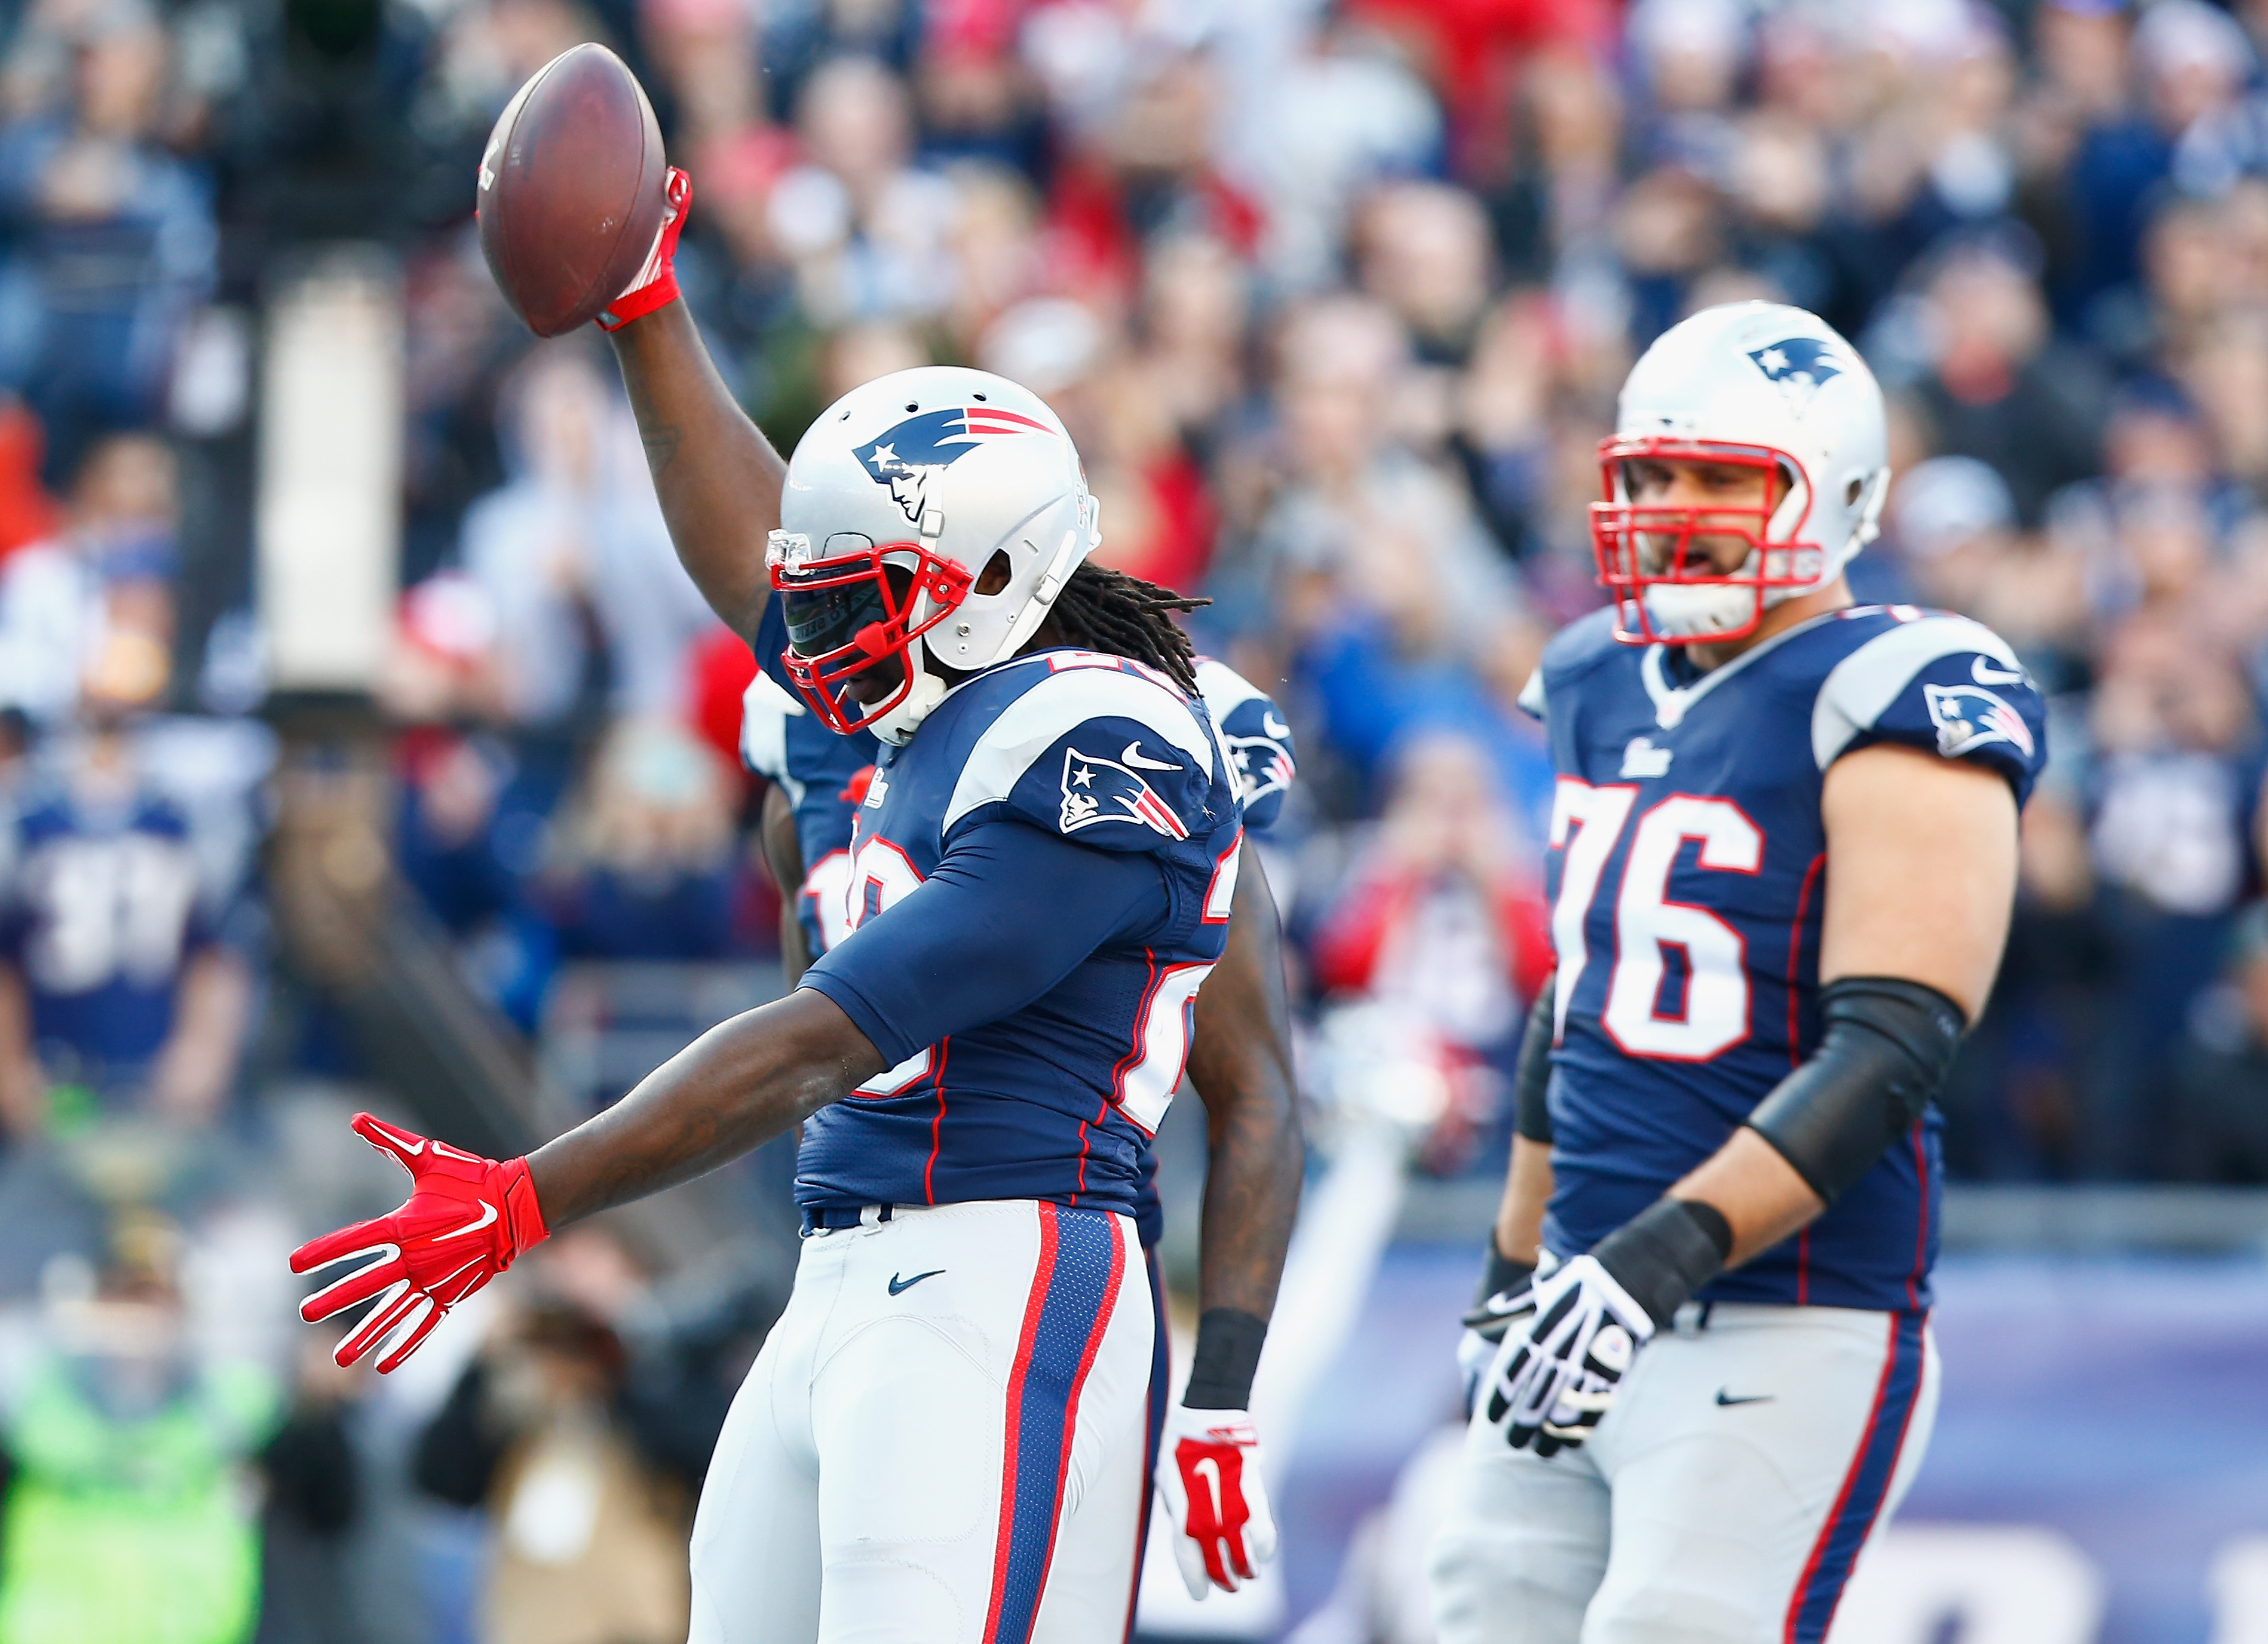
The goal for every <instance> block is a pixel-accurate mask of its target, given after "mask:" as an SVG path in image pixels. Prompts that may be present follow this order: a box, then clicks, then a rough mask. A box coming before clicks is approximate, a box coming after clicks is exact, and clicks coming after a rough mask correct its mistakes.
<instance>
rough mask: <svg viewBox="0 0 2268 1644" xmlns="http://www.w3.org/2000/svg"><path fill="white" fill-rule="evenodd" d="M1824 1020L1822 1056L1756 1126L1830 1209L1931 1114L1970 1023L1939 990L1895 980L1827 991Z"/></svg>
mask: <svg viewBox="0 0 2268 1644" xmlns="http://www.w3.org/2000/svg"><path fill="white" fill-rule="evenodd" d="M1819 1013H1820V1016H1821V1017H1822V1018H1823V1020H1824V1021H1825V1023H1826V1031H1825V1033H1824V1034H1823V1036H1822V1037H1821V1039H1820V1041H1819V1048H1818V1049H1817V1050H1815V1051H1814V1052H1812V1053H1811V1056H1810V1059H1809V1060H1808V1061H1806V1062H1805V1063H1804V1064H1803V1066H1801V1067H1800V1068H1797V1069H1796V1070H1795V1071H1794V1072H1793V1073H1792V1074H1790V1075H1787V1077H1786V1078H1785V1079H1783V1080H1781V1081H1780V1082H1779V1084H1778V1087H1777V1088H1776V1089H1775V1090H1773V1091H1772V1093H1771V1095H1770V1096H1767V1097H1764V1100H1763V1101H1762V1102H1760V1103H1758V1104H1757V1105H1756V1112H1753V1113H1751V1114H1749V1127H1750V1128H1751V1129H1753V1130H1755V1131H1756V1133H1757V1134H1760V1135H1761V1136H1763V1137H1764V1140H1765V1141H1769V1142H1771V1144H1772V1146H1773V1147H1774V1148H1776V1149H1778V1150H1779V1154H1780V1156H1781V1157H1783V1158H1785V1159H1786V1161H1787V1162H1788V1163H1789V1164H1791V1165H1793V1167H1794V1168H1795V1173H1796V1174H1797V1175H1799V1176H1800V1177H1802V1178H1803V1179H1804V1181H1805V1182H1806V1183H1808V1185H1810V1188H1811V1191H1812V1192H1814V1193H1817V1194H1818V1195H1819V1197H1820V1198H1821V1199H1822V1200H1824V1201H1825V1202H1826V1203H1828V1204H1830V1205H1831V1204H1833V1203H1834V1202H1835V1200H1837V1199H1838V1198H1839V1197H1841V1196H1842V1195H1843V1193H1845V1192H1847V1191H1848V1190H1849V1189H1850V1187H1851V1186H1852V1184H1854V1183H1855V1182H1857V1181H1858V1179H1859V1178H1860V1177H1862V1176H1864V1175H1865V1174H1866V1173H1867V1171H1870V1170H1872V1169H1874V1166H1875V1164H1876V1163H1879V1162H1880V1161H1881V1156H1882V1153H1883V1150H1884V1149H1887V1148H1889V1146H1890V1145H1891V1144H1892V1143H1893V1142H1895V1141H1897V1139H1898V1138H1899V1137H1901V1136H1903V1135H1904V1134H1906V1132H1908V1131H1909V1130H1911V1129H1912V1128H1913V1127H1914V1125H1915V1124H1916V1122H1917V1121H1918V1120H1919V1119H1920V1118H1921V1116H1922V1114H1923V1113H1924V1112H1926V1111H1927V1109H1928V1107H1929V1103H1930V1098H1931V1097H1933V1096H1935V1095H1936V1094H1937V1089H1938V1086H1939V1085H1940V1084H1941V1083H1944V1081H1945V1075H1946V1070H1947V1069H1948V1068H1950V1067H1951V1066H1952V1065H1953V1055H1954V1053H1955V1051H1956V1050H1958V1049H1960V1047H1961V1036H1962V1033H1963V1032H1965V1031H1967V1029H1968V1026H1969V1018H1968V1016H1967V1015H1966V1013H1964V1012H1963V1011H1962V1009H1961V1007H1960V1006H1959V1005H1957V1004H1955V1003H1954V1002H1953V1001H1952V1000H1950V999H1948V998H1947V997H1946V996H1945V995H1944V994H1941V993H1940V992H1938V991H1937V989H1936V988H1934V987H1926V986H1925V985H1924V984H1922V983H1920V982H1910V981H1905V980H1901V979H1899V978H1897V977H1894V976H1845V977H1844V978H1842V979H1841V980H1837V981H1832V982H1830V983H1828V984H1827V986H1826V987H1823V988H1821V989H1820V990H1819Z"/></svg>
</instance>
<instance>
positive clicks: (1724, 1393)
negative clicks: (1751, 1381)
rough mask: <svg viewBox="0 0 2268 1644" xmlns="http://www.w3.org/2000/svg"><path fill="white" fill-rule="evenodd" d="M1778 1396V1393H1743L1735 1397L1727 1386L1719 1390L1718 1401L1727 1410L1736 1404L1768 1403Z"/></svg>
mask: <svg viewBox="0 0 2268 1644" xmlns="http://www.w3.org/2000/svg"><path fill="white" fill-rule="evenodd" d="M1778 1396H1779V1395H1778V1394H1777V1393H1743V1394H1742V1395H1741V1396H1740V1397H1739V1398H1734V1396H1733V1394H1732V1391H1731V1390H1729V1389H1727V1388H1723V1387H1719V1389H1718V1390H1717V1402H1718V1403H1719V1405H1723V1406H1724V1407H1725V1408H1726V1409H1727V1410H1729V1409H1731V1408H1732V1407H1733V1406H1734V1405H1768V1404H1770V1403H1771V1401H1772V1400H1773V1399H1774V1398H1778Z"/></svg>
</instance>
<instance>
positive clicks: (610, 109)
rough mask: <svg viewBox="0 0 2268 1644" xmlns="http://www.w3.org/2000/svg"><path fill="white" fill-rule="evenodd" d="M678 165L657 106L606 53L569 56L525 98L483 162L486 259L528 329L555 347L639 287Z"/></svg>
mask: <svg viewBox="0 0 2268 1644" xmlns="http://www.w3.org/2000/svg"><path fill="white" fill-rule="evenodd" d="M667 174H668V162H667V161H666V159H665V158H663V156H662V151H661V127H660V125H659V123H658V122H657V121H655V120H654V117H653V106H652V104H650V103H648V102H647V101H646V100H645V92H644V88H643V87H641V86H640V85H639V84H638V83H637V76H636V75H634V74H632V73H631V72H630V70H629V68H628V67H627V66H626V65H625V64H624V63H623V62H622V59H621V58H620V57H617V56H615V54H614V53H613V52H611V51H608V49H607V48H605V47H604V46H599V45H591V44H585V45H581V46H577V47H574V48H571V49H569V50H567V51H563V52H562V53H560V54H559V55H557V56H556V57H554V58H553V59H552V60H551V61H550V62H548V63H546V64H544V65H543V67H541V69H538V70H536V71H535V73H534V76H533V77H531V78H530V79H529V80H528V82H527V84H526V85H523V86H521V87H520V88H519V92H517V93H515V94H514V95H513V97H512V101H511V102H510V103H508V104H506V105H505V106H504V113H503V114H500V115H498V116H497V122H496V129H495V130H493V131H491V132H490V133H489V145H488V147H487V149H486V150H483V151H482V155H481V173H480V195H479V208H478V209H479V217H480V224H481V250H482V253H485V254H486V255H487V257H488V260H489V272H490V273H491V274H493V275H496V283H497V285H498V286H500V287H502V288H503V290H504V300H505V301H507V302H509V303H510V304H511V305H512V309H513V311H514V312H517V313H518V314H519V317H520V318H521V319H524V320H526V321H527V328H528V329H529V330H531V331H533V332H534V333H535V334H536V335H538V336H539V337H556V336H557V335H559V334H560V333H562V332H565V331H572V330H574V329H575V327H578V326H580V325H582V324H584V323H585V322H586V321H587V320H589V319H592V318H593V317H594V316H595V315H596V314H597V313H598V312H599V311H600V309H602V308H604V307H605V306H606V305H608V303H610V302H612V301H613V300H614V299H615V297H618V296H620V295H621V294H622V288H623V287H624V286H626V285H628V284H629V283H630V282H631V281H632V280H633V279H635V278H637V272H638V269H639V268H640V267H642V266H643V265H644V262H645V260H646V257H647V254H648V253H651V252H652V249H653V239H654V234H655V232H656V231H658V230H659V228H660V227H661V213H662V205H663V199H662V190H663V187H664V185H665V183H666V180H667Z"/></svg>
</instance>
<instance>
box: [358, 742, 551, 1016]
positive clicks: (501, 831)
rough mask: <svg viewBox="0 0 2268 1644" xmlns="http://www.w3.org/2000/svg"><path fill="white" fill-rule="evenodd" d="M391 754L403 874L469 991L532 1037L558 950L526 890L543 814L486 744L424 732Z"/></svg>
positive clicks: (505, 756) (507, 753)
mask: <svg viewBox="0 0 2268 1644" xmlns="http://www.w3.org/2000/svg"><path fill="white" fill-rule="evenodd" d="M397 757H398V760H399V761H400V764H401V770H402V774H403V778H404V780H403V783H402V794H401V832H400V835H399V837H398V840H397V841H396V845H395V854H396V857H397V859H398V861H399V862H400V864H401V875H402V877H403V878H404V879H405V880H407V881H408V882H409V884H410V886H411V887H412V888H413V889H415V890H416V892H417V893H418V896H419V898H420V899H422V900H423V903H424V905H425V906H426V908H427V909H428V910H429V911H430V912H431V914H432V915H433V916H434V917H435V918H436V919H437V920H438V921H440V924H441V928H442V929H443V930H444V931H445V932H446V933H447V935H448V936H450V937H451V938H452V939H453V941H454V942H455V943H456V944H457V951H458V958H459V960H460V963H461V964H462V965H463V966H464V968H465V971H466V973H467V975H468V979H469V980H471V981H472V982H473V984H474V986H475V987H476V988H477V989H478V990H479V991H480V992H481V993H482V994H483V995H484V996H485V997H486V998H488V999H489V1000H490V1002H492V1003H494V1004H495V1005H496V1006H497V1009H500V1010H502V1011H503V1012H504V1014H505V1015H506V1016H509V1017H511V1018H512V1021H514V1022H516V1023H518V1024H519V1025H520V1026H521V1027H522V1028H526V1029H530V1030H532V1029H533V1028H534V1025H535V1021H536V1017H537V1016H538V1015H539V1014H540V1012H541V1009H542V1005H543V994H544V990H545V988H546V987H549V984H550V980H551V972H552V971H553V969H554V967H555V965H556V959H557V950H558V943H557V941H556V937H555V936H554V935H553V932H552V930H551V928H550V926H549V924H548V923H547V922H546V921H544V920H543V919H542V918H541V916H540V915H539V914H537V913H536V912H535V910H534V908H533V906H531V904H530V902H529V899H528V896H527V880H528V878H529V877H530V876H531V875H533V874H534V871H535V870H536V868H537V867H538V865H539V864H540V863H541V859H542V849H543V844H542V840H543V826H544V821H543V818H544V813H543V811H542V810H541V809H540V808H535V807H533V806H531V804H530V803H529V796H527V794H525V793H523V792H521V791H519V789H517V788H516V787H515V785H514V782H513V778H514V776H515V774H516V772H517V769H518V766H517V762H516V761H515V760H514V759H513V758H512V752H511V750H509V749H508V748H506V747H505V746H504V745H503V744H502V743H501V742H499V741H497V739H496V738H492V737H488V736H480V735H469V736H468V735H460V734H459V733H457V732H455V731H452V730H440V729H437V728H431V727H428V728H425V729H423V730H416V731H413V732H411V733H410V734H409V735H408V736H407V737H405V738H403V740H402V743H401V747H400V749H399V751H398V755H397Z"/></svg>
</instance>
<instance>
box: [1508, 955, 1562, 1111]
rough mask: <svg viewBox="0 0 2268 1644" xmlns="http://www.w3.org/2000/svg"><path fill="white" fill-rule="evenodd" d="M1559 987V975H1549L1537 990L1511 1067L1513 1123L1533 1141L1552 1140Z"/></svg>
mask: <svg viewBox="0 0 2268 1644" xmlns="http://www.w3.org/2000/svg"><path fill="white" fill-rule="evenodd" d="M1557 987H1558V979H1557V976H1556V975H1554V976H1547V977H1545V978H1544V979H1543V987H1539V988H1537V989H1536V990H1535V1008H1534V1009H1531V1010H1530V1011H1528V1031H1527V1032H1525V1033H1524V1034H1522V1035H1521V1040H1520V1057H1519V1060H1518V1061H1515V1062H1514V1063H1513V1068H1512V1127H1513V1130H1514V1131H1516V1132H1517V1133H1518V1134H1521V1135H1522V1136H1525V1137H1526V1138H1527V1139H1528V1141H1545V1142H1548V1141H1550V1140H1551V1103H1550V1094H1551V1029H1552V1026H1553V1023H1554V1016H1553V1013H1552V1000H1553V998H1554V997H1555V994H1556V990H1557Z"/></svg>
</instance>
